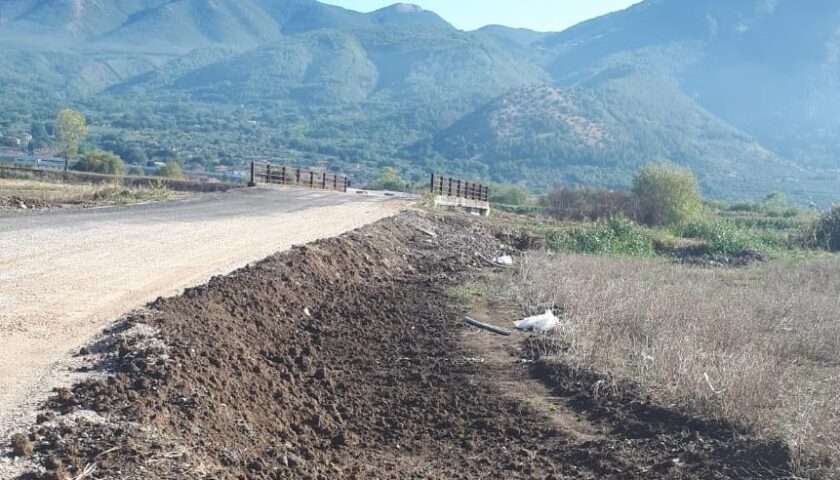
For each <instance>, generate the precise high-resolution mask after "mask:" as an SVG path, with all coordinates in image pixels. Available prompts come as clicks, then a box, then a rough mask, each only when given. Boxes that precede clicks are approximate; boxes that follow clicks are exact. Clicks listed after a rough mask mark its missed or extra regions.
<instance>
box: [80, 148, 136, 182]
mask: <svg viewBox="0 0 840 480" xmlns="http://www.w3.org/2000/svg"><path fill="white" fill-rule="evenodd" d="M73 170H78V171H80V172H91V173H104V174H107V175H119V176H122V175H125V172H126V167H125V163H123V161H122V159H120V157H118V156H116V155H114V154H113V153H111V152H104V151H102V150H94V151H92V152H88V153H87V154H85V156H83V157H82V158H81V160H79V161H78V162H76V165H75V166H73Z"/></svg>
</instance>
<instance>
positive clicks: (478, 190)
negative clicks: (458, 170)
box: [429, 173, 490, 202]
mask: <svg viewBox="0 0 840 480" xmlns="http://www.w3.org/2000/svg"><path fill="white" fill-rule="evenodd" d="M429 186H430V188H431V192H432V193H434V194H436V195H440V196H442V197H456V198H466V199H468V200H476V201H479V202H486V201H487V198H488V197H489V195H490V187H488V186H487V185H483V184H480V183H475V182H468V181H466V180H461V179H459V178H452V177H444V176H442V175H435V174H434V173H433V174H432V179H431V182H430V184H429Z"/></svg>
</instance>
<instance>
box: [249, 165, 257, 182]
mask: <svg viewBox="0 0 840 480" xmlns="http://www.w3.org/2000/svg"><path fill="white" fill-rule="evenodd" d="M255 163H256V162H251V181H250V182H248V186H249V187H256V186H257V181H256V180H257V178H256V171H255V168H256V165H255Z"/></svg>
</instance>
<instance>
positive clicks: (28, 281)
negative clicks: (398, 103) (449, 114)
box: [0, 188, 400, 435]
mask: <svg viewBox="0 0 840 480" xmlns="http://www.w3.org/2000/svg"><path fill="white" fill-rule="evenodd" d="M399 208H400V203H398V202H394V201H383V199H374V198H365V197H361V196H354V195H348V194H337V193H324V192H313V191H301V190H283V189H271V188H256V189H241V190H235V191H231V192H227V193H219V194H210V195H203V196H200V197H196V198H191V199H187V200H182V201H175V202H167V203H156V204H147V205H135V206H129V207H111V208H100V209H90V210H72V211H56V212H50V213H34V214H14V213H7V214H0V435H6V434H8V432H10V431H11V430H13V429H15V428H17V427H18V426H20V425H22V424H24V423H26V422H29V421H31V420H32V418H31V417H32V415H33V412H34V407H35V405H37V403H38V402H40V401H41V400H42V399H43V398H44V397H45V396H46V394H47V393H48V391H49V389H50V388H52V387H53V386H55V385H56V384H57V383H59V382H61V381H62V379H65V380H66V371H67V367H66V363H65V362H66V359H67V358H68V356H69V354H71V353H72V352H74V351H75V350H76V349H78V348H79V347H80V346H82V345H83V344H85V343H86V342H87V341H89V340H90V339H91V338H92V337H93V336H95V335H96V334H97V332H99V331H100V330H101V329H102V328H103V327H105V326H107V325H108V324H109V322H112V321H114V320H115V319H117V318H118V317H119V316H120V315H122V314H124V313H126V312H128V311H130V310H132V309H135V308H138V307H141V306H143V305H144V304H145V303H147V302H149V301H151V300H154V299H155V298H157V297H158V296H168V295H173V294H177V293H179V292H180V291H181V290H182V289H184V288H186V287H190V286H195V285H198V284H201V283H204V282H205V281H206V280H207V279H208V278H209V277H211V276H213V275H217V274H224V273H228V272H230V271H232V270H234V269H236V268H238V267H241V266H244V265H246V264H248V263H249V262H252V261H255V260H258V259H261V258H263V257H265V256H267V255H270V254H271V253H273V252H276V251H280V250H284V249H286V248H289V247H290V246H292V245H294V244H303V243H307V242H310V241H313V240H316V239H318V238H324V237H330V236H334V235H338V234H340V233H342V232H345V231H347V230H351V229H354V228H357V227H360V226H362V225H365V224H368V223H371V222H373V221H375V220H378V219H380V218H382V217H385V216H388V215H391V214H393V213H395V212H396V211H397V210H398V209H399Z"/></svg>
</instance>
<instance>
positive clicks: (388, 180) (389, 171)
mask: <svg viewBox="0 0 840 480" xmlns="http://www.w3.org/2000/svg"><path fill="white" fill-rule="evenodd" d="M407 185H408V182H406V181H405V180H403V179H402V178H400V176H399V175H397V171H396V170H395V169H393V168H392V167H385V168H383V169H382V170H380V171H379V176H378V177H376V178H375V179H374V180H373V181H372V182H369V183H368V184H367V187H366V188H367V189H369V190H390V191H393V192H402V191H403V190H405V188H406V186H407Z"/></svg>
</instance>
